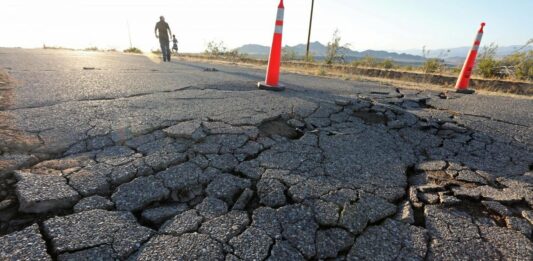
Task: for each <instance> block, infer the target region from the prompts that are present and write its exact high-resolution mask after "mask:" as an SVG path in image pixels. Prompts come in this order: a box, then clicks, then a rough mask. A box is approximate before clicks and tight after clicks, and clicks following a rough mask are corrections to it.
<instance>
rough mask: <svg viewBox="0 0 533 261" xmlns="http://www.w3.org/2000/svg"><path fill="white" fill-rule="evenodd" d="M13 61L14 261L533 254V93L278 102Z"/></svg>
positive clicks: (69, 56)
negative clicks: (520, 95)
mask: <svg viewBox="0 0 533 261" xmlns="http://www.w3.org/2000/svg"><path fill="white" fill-rule="evenodd" d="M84 67H85V68H86V69H84ZM0 68H6V69H7V70H8V72H9V74H10V75H11V76H12V77H13V78H14V80H15V81H14V83H12V84H10V85H7V86H3V87H1V88H0V97H1V98H0V108H2V110H1V111H0V120H1V121H0V259H2V260H3V259H8V260H9V259H12V260H50V259H52V260H56V259H57V260H79V259H87V260H95V259H98V260H114V259H121V260H126V259H127V260H160V259H174V260H184V259H189V260H191V259H193V260H196V259H198V260H306V259H336V258H337V259H341V260H344V259H348V260H360V259H367V260H398V259H402V260H405V259H409V260H450V259H461V260H463V259H470V260H472V259H473V260H494V259H502V260H531V259H533V243H532V224H533V211H532V207H533V172H532V171H533V131H532V125H533V114H532V113H531V111H533V100H531V98H519V97H509V96H493V95H483V94H476V95H470V96H468V95H459V94H451V95H449V99H441V98H439V96H438V93H436V92H433V91H417V90H409V89H400V88H396V87H393V86H381V85H378V84H374V83H368V82H354V81H342V80H334V79H325V78H317V77H309V76H301V75H295V74H285V75H283V76H282V79H283V82H284V83H285V84H286V85H287V87H288V88H287V90H286V91H285V92H281V93H271V92H265V91H260V90H257V89H256V88H255V87H254V86H255V83H256V82H257V81H259V80H261V79H262V77H263V74H264V72H263V71H261V70H254V69H245V68H240V67H236V66H229V65H213V64H204V63H198V62H188V61H183V60H176V61H173V62H172V63H164V64H158V63H154V62H152V61H151V60H150V59H148V58H147V57H144V56H137V55H125V54H119V53H97V52H94V53H85V52H73V51H59V50H23V49H1V48H0ZM207 68H216V70H206V69H207Z"/></svg>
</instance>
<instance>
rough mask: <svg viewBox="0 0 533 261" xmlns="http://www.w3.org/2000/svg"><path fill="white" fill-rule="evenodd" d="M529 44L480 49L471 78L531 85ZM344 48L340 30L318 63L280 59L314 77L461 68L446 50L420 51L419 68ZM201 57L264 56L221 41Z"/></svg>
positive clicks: (287, 52) (285, 52)
mask: <svg viewBox="0 0 533 261" xmlns="http://www.w3.org/2000/svg"><path fill="white" fill-rule="evenodd" d="M530 45H533V39H532V40H529V41H528V42H527V43H526V44H525V45H524V46H523V47H521V48H519V49H517V50H516V51H515V52H513V53H512V54H510V55H507V56H505V57H497V56H496V53H497V50H498V46H497V45H495V44H489V45H488V46H485V47H483V48H482V50H481V52H480V53H479V55H478V58H477V62H476V67H475V69H474V77H476V78H482V79H500V80H509V81H525V82H533V51H532V50H529V49H528V47H529V46H530ZM346 48H349V45H348V44H345V43H343V42H342V37H341V35H340V33H339V31H338V30H335V32H334V33H333V34H332V37H331V40H330V41H329V42H328V45H327V52H326V55H325V57H320V58H321V59H320V60H318V59H316V57H315V55H314V54H313V53H311V54H310V55H309V57H308V58H307V59H306V57H304V56H302V55H299V54H297V53H296V52H295V51H294V50H293V49H292V48H289V47H284V48H283V49H282V60H283V62H284V63H291V65H295V66H297V67H302V68H303V67H305V64H310V65H315V66H319V67H318V68H319V69H317V70H316V74H317V75H320V76H325V75H328V71H331V69H332V68H331V67H332V66H339V65H340V66H345V67H348V68H350V67H351V68H366V69H382V70H383V69H384V70H393V71H398V72H415V73H423V74H438V75H443V76H452V77H456V76H457V75H458V74H459V73H460V71H461V69H462V66H463V65H462V64H460V65H450V64H447V63H446V59H447V58H449V57H448V56H449V52H450V51H449V50H448V51H443V52H440V53H438V54H436V55H435V54H434V53H431V52H432V51H431V50H429V49H428V48H426V46H424V47H423V48H422V56H423V57H424V58H425V60H424V62H423V63H421V64H418V65H417V64H402V63H398V62H396V61H393V60H391V59H385V60H384V59H376V58H374V57H371V56H366V57H363V58H360V59H357V60H353V61H347V59H346V57H345V50H347V49H346ZM201 56H202V57H203V58H207V59H217V60H226V61H230V62H244V63H265V62H266V60H265V59H266V57H265V58H261V59H259V58H251V57H248V56H247V55H246V54H242V53H239V52H238V50H235V49H234V50H230V49H228V48H227V47H226V45H225V44H224V42H222V41H219V42H217V41H210V42H208V43H207V45H206V49H205V51H204V53H203V55H201ZM314 68H316V67H314Z"/></svg>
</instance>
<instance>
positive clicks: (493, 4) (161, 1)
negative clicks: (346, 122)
mask: <svg viewBox="0 0 533 261" xmlns="http://www.w3.org/2000/svg"><path fill="white" fill-rule="evenodd" d="M278 2H279V0H227V1H224V0H129V1H124V0H1V1H0V12H1V15H0V35H2V37H1V38H0V46H21V47H40V46H42V45H43V44H47V45H56V46H65V47H74V48H84V47H88V46H98V47H100V48H118V49H122V48H126V47H128V46H129V40H128V31H127V26H126V25H127V22H129V25H130V28H131V36H132V40H133V44H134V45H136V46H138V47H141V48H142V49H145V50H149V49H155V48H157V46H158V43H157V39H155V37H154V35H153V27H154V24H155V22H156V21H157V20H158V17H159V15H165V16H166V17H167V21H168V22H169V24H170V26H171V28H172V29H173V31H174V33H175V34H176V35H177V36H178V38H179V39H180V45H181V50H183V51H188V52H199V51H202V50H204V48H205V46H206V44H207V42H209V41H211V40H217V41H224V42H225V43H226V45H227V46H228V47H230V48H235V47H238V46H240V45H243V44H246V43H257V44H263V45H269V44H270V42H271V39H272V32H273V29H274V18H275V13H276V6H277V4H278ZM310 3H311V0H285V6H286V13H285V17H286V19H285V28H284V30H285V31H284V44H289V45H294V44H298V43H304V42H305V41H306V40H307V26H308V19H309V9H310ZM482 21H485V22H487V27H486V30H485V32H486V33H485V37H484V39H483V44H488V43H490V42H495V43H497V44H498V45H500V46H505V45H514V44H523V43H525V42H526V41H527V40H528V39H530V38H533V0H508V1H502V0H443V1H437V0H316V1H315V20H314V30H313V34H312V40H313V41H320V42H323V43H327V42H328V40H329V39H330V37H331V34H332V33H333V31H334V30H335V29H336V28H338V29H339V30H340V33H341V36H342V38H343V40H344V41H345V42H347V43H350V44H351V46H352V48H353V49H356V50H366V49H376V50H377V49H381V50H404V49H420V48H421V47H422V46H424V45H425V46H427V47H428V48H429V49H437V48H450V47H459V46H469V45H470V44H471V43H472V40H473V38H474V36H475V34H476V30H477V29H478V27H479V24H480V22H482Z"/></svg>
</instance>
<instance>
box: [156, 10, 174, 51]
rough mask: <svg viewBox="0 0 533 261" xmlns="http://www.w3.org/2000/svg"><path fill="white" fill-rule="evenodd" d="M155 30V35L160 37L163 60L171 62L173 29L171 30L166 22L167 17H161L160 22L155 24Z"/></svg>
mask: <svg viewBox="0 0 533 261" xmlns="http://www.w3.org/2000/svg"><path fill="white" fill-rule="evenodd" d="M154 32H155V37H156V38H159V44H160V45H161V53H162V54H163V62H170V36H171V35H172V31H170V27H169V26H168V23H167V22H165V17H163V16H160V17H159V22H157V24H155V29H154Z"/></svg>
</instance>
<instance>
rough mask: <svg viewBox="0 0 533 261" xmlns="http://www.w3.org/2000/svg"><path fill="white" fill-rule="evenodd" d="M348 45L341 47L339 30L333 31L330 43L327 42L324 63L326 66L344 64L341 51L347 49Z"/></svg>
mask: <svg viewBox="0 0 533 261" xmlns="http://www.w3.org/2000/svg"><path fill="white" fill-rule="evenodd" d="M347 47H348V45H347V44H345V45H341V37H340V35H339V30H338V29H337V30H335V32H333V35H332V36H331V41H330V42H328V46H327V51H326V57H325V59H324V62H325V63H326V64H333V63H336V62H344V61H345V59H344V56H345V54H344V51H343V49H345V48H347Z"/></svg>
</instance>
